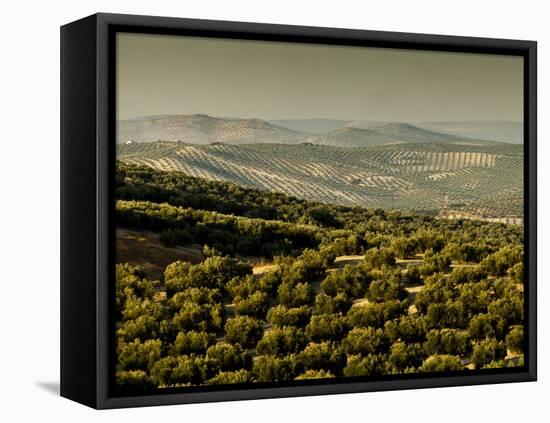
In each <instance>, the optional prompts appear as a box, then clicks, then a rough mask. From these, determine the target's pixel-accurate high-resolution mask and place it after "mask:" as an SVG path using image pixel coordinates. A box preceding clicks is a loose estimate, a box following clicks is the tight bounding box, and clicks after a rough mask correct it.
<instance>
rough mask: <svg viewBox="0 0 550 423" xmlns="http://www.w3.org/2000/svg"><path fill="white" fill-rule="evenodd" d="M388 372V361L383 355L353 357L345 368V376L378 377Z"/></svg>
mask: <svg viewBox="0 0 550 423" xmlns="http://www.w3.org/2000/svg"><path fill="white" fill-rule="evenodd" d="M385 371H386V361H385V358H384V356H383V355H380V354H369V355H367V356H364V357H363V356H361V355H351V356H348V362H347V364H346V367H344V371H343V373H344V376H346V377H351V376H377V375H381V374H383V373H384V372H385Z"/></svg>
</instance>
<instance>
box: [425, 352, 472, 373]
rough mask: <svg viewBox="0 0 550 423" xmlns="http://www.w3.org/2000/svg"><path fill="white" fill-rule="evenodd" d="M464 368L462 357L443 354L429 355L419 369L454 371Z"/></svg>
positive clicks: (426, 370)
mask: <svg viewBox="0 0 550 423" xmlns="http://www.w3.org/2000/svg"><path fill="white" fill-rule="evenodd" d="M464 369H465V367H464V365H463V364H462V361H461V360H460V357H457V356H456V355H447V354H443V355H431V356H429V357H428V358H427V359H426V360H424V362H423V363H422V365H421V366H420V368H419V369H418V370H419V371H420V372H452V371H459V370H464Z"/></svg>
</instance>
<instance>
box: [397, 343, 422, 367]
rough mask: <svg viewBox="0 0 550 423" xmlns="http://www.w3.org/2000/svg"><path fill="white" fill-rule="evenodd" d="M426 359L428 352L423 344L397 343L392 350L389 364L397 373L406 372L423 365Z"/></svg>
mask: <svg viewBox="0 0 550 423" xmlns="http://www.w3.org/2000/svg"><path fill="white" fill-rule="evenodd" d="M425 358H426V351H425V350H424V347H423V346H422V345H421V344H406V343H405V342H396V343H395V344H393V345H392V346H391V348H390V352H389V354H388V363H389V364H390V365H391V366H392V367H393V369H394V371H396V372H399V373H401V372H404V371H406V370H409V369H415V368H417V367H419V366H420V365H422V362H423V360H424V359H425Z"/></svg>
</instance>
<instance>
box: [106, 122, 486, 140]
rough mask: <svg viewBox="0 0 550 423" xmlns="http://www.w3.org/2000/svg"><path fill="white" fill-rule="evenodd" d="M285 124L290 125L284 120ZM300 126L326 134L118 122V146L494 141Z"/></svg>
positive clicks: (402, 129) (272, 127)
mask: <svg viewBox="0 0 550 423" xmlns="http://www.w3.org/2000/svg"><path fill="white" fill-rule="evenodd" d="M281 122H282V123H284V122H285V121H281ZM308 122H309V121H307V122H305V123H304V125H298V127H299V128H301V129H308V128H309V129H313V128H314V127H317V128H318V129H321V128H324V129H325V130H326V132H324V133H318V131H316V133H310V132H303V131H300V130H295V129H292V128H287V127H283V126H279V125H277V124H274V123H272V122H267V121H265V120H262V119H241V118H219V117H213V116H209V115H204V114H195V115H165V116H148V117H142V118H136V119H130V120H121V121H118V123H117V142H118V143H119V144H120V143H127V142H128V141H132V142H137V143H142V142H154V141H182V142H185V143H189V144H199V145H204V144H211V143H223V144H287V145H295V144H300V143H303V142H308V143H312V144H319V145H331V146H337V147H367V146H372V145H379V144H394V143H436V144H439V143H443V144H447V143H451V144H476V145H491V144H495V142H494V141H487V140H478V139H473V138H468V137H465V136H462V135H451V134H444V133H440V132H434V131H432V130H428V129H422V128H419V127H417V126H414V125H411V124H408V123H396V122H391V123H385V124H383V123H380V122H379V123H378V124H376V123H374V122H371V123H370V125H373V126H372V127H370V126H369V127H367V128H360V127H357V128H356V127H353V126H350V125H354V124H357V125H363V126H364V125H365V124H364V122H348V123H347V124H346V125H344V123H346V122H345V121H337V120H318V121H312V122H309V123H308Z"/></svg>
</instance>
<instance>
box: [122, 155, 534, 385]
mask: <svg viewBox="0 0 550 423" xmlns="http://www.w3.org/2000/svg"><path fill="white" fill-rule="evenodd" d="M116 198H117V203H116V223H117V226H118V227H119V228H125V229H127V230H134V231H141V232H140V233H144V234H150V233H154V234H155V235H154V236H155V237H156V238H155V239H157V240H158V243H159V248H161V247H162V248H168V247H170V248H171V251H173V250H177V251H183V250H184V249H185V251H187V250H192V251H195V252H196V255H197V257H198V258H197V259H195V260H193V261H192V262H191V261H187V260H185V259H182V260H177V261H171V262H170V264H168V265H166V262H164V264H163V265H162V269H164V272H162V274H161V275H160V277H158V276H157V277H151V274H149V273H148V272H146V271H144V270H143V269H145V268H146V267H145V266H144V267H143V268H142V267H140V266H138V265H136V264H135V263H134V264H128V263H118V264H117V265H116V285H115V317H116V321H117V325H116V352H117V364H116V380H117V387H118V388H119V389H120V392H121V393H123V394H132V393H136V392H137V393H139V392H144V391H148V390H151V389H154V388H156V387H179V386H189V385H203V384H208V385H220V384H222V385H224V384H244V383H254V382H289V381H293V380H305V379H325V378H334V377H337V378H338V377H362V378H365V377H366V378H368V377H378V376H380V375H385V374H405V373H414V372H441V371H443V372H449V371H463V370H466V369H474V368H476V369H485V368H494V367H508V366H521V365H523V351H524V342H525V340H524V326H523V323H524V322H523V319H524V304H523V283H524V267H523V230H522V228H521V227H516V226H511V225H504V224H499V223H489V222H482V221H474V220H465V219H454V220H453V219H438V218H434V217H430V216H427V215H421V214H417V213H414V212H410V211H396V210H381V209H367V208H362V207H344V206H338V205H333V204H321V203H316V202H308V201H305V200H301V199H298V198H294V197H289V196H286V195H283V194H278V193H272V192H264V191H259V190H255V189H250V188H245V187H239V186H237V185H234V184H231V183H227V182H214V181H207V180H204V179H200V178H192V177H188V176H186V175H184V174H183V173H181V172H160V171H155V170H152V169H149V168H145V167H138V166H131V165H123V164H120V163H119V164H117V177H116ZM174 247H175V248H174ZM152 260H153V259H152ZM160 273H161V272H159V274H160Z"/></svg>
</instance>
